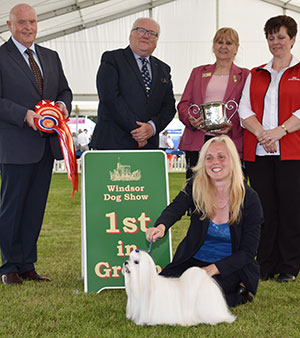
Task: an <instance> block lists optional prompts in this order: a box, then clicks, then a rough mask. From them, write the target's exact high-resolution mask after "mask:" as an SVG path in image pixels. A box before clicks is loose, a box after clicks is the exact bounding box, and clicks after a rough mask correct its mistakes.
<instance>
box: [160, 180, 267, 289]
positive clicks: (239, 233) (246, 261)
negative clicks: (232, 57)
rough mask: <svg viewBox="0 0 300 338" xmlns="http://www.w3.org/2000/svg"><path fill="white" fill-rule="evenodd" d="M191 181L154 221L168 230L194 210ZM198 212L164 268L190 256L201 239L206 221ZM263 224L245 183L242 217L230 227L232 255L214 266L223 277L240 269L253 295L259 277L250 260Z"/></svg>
mask: <svg viewBox="0 0 300 338" xmlns="http://www.w3.org/2000/svg"><path fill="white" fill-rule="evenodd" d="M192 185H193V180H191V181H189V183H188V184H187V186H186V188H185V190H184V191H181V192H180V193H179V194H178V195H177V197H176V198H175V199H174V201H173V202H172V203H171V204H170V205H169V206H168V207H167V208H166V209H165V210H164V211H163V212H162V214H161V216H160V217H159V218H158V219H157V221H156V222H155V226H157V225H158V224H161V223H162V224H164V225H165V226H166V229H167V230H168V229H169V228H170V227H171V226H172V225H173V224H174V223H175V222H176V221H178V220H179V219H180V218H181V217H182V216H183V215H184V214H185V212H186V210H188V209H189V208H192V210H194V209H195V205H194V203H193V199H192ZM200 217H201V215H199V214H198V213H193V214H192V216H191V224H190V226H189V229H188V232H187V235H186V237H185V238H184V239H183V241H182V242H181V243H180V244H179V246H178V248H177V250H176V253H175V255H174V258H173V261H172V263H170V264H169V265H167V267H166V268H165V269H172V268H174V267H176V265H179V264H181V263H184V262H186V261H187V260H189V259H190V258H192V257H193V256H194V255H195V254H196V252H197V251H198V250H199V249H200V247H201V246H202V244H203V243H204V241H205V238H206V234H207V230H208V225H209V220H208V219H204V220H203V221H202V220H200ZM262 223H263V212H262V207H261V204H260V200H259V198H258V195H257V193H256V192H255V191H254V190H253V189H251V188H250V187H249V186H247V185H246V195H245V199H244V205H243V207H242V218H241V221H240V222H239V223H234V224H232V225H231V226H230V233H231V241H232V255H231V256H229V257H226V258H224V259H222V260H220V261H218V262H216V263H215V264H216V266H217V268H218V269H219V271H220V273H221V274H222V275H223V276H224V277H225V276H228V275H230V274H231V273H233V272H236V271H240V276H241V280H242V281H243V282H244V284H245V285H246V287H247V289H248V290H250V291H251V292H252V293H254V294H255V292H256V289H257V284H258V278H259V267H258V264H257V263H256V261H255V260H254V258H255V256H256V252H257V247H258V243H259V238H260V226H261V224H262Z"/></svg>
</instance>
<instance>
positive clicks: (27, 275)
mask: <svg viewBox="0 0 300 338" xmlns="http://www.w3.org/2000/svg"><path fill="white" fill-rule="evenodd" d="M20 277H21V278H23V279H25V280H34V281H38V282H50V281H51V279H50V278H48V277H44V276H41V275H39V274H38V273H37V272H36V271H35V270H30V271H26V272H23V273H21V274H20Z"/></svg>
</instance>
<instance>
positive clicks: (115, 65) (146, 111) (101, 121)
mask: <svg viewBox="0 0 300 338" xmlns="http://www.w3.org/2000/svg"><path fill="white" fill-rule="evenodd" d="M150 64H151V71H152V84H151V91H150V96H149V98H147V96H146V90H145V84H144V82H143V79H142V76H141V72H140V70H139V67H138V65H137V63H136V60H135V57H134V55H133V53H132V51H131V49H130V47H127V48H126V49H118V50H114V51H110V52H105V53H104V54H103V55H102V59H101V65H100V67H99V70H98V74H97V89H98V95H99V99H100V102H99V108H98V120H97V125H96V128H95V130H94V133H93V139H92V146H93V147H94V148H98V149H134V148H135V147H136V142H135V140H134V139H133V138H132V136H131V134H130V131H131V130H133V129H136V128H137V127H138V125H137V124H136V121H140V122H148V121H149V120H152V121H153V122H154V123H155V126H156V135H155V136H153V137H151V138H150V139H149V140H148V144H147V145H146V147H145V148H148V149H154V148H158V143H159V132H160V131H161V130H163V129H164V128H165V127H166V126H167V125H168V124H169V122H170V121H171V120H172V119H173V117H174V114H175V111H176V110H175V99H174V95H173V89H172V82H171V76H170V67H169V66H168V65H167V64H165V63H163V62H162V61H160V60H158V59H157V58H155V57H154V56H150Z"/></svg>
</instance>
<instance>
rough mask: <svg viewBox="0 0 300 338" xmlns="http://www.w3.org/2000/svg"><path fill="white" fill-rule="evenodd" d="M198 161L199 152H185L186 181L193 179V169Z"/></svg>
mask: <svg viewBox="0 0 300 338" xmlns="http://www.w3.org/2000/svg"><path fill="white" fill-rule="evenodd" d="M198 159H199V151H185V162H186V173H185V177H186V179H189V178H191V177H193V175H194V174H193V169H192V168H193V167H194V166H195V165H196V164H197V162H198Z"/></svg>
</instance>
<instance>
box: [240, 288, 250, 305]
mask: <svg viewBox="0 0 300 338" xmlns="http://www.w3.org/2000/svg"><path fill="white" fill-rule="evenodd" d="M237 292H238V294H239V295H240V296H242V301H241V304H246V303H247V302H252V301H253V296H252V295H251V293H250V292H249V291H248V290H247V289H246V288H245V287H244V286H243V285H240V286H239V288H238V291H237Z"/></svg>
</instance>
